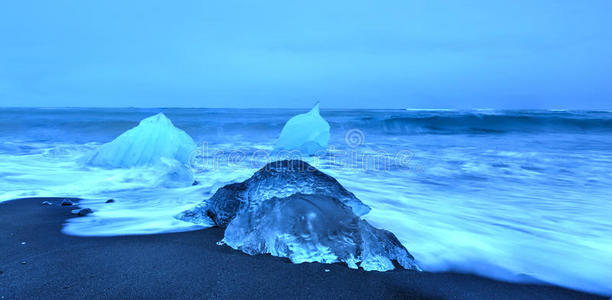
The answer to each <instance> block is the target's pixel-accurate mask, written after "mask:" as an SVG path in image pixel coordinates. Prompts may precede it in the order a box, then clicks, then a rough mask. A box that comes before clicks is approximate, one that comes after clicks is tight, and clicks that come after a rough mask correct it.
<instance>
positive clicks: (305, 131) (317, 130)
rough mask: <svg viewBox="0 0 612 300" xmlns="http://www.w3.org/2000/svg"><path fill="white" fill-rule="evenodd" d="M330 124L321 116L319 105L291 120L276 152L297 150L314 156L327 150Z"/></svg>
mask: <svg viewBox="0 0 612 300" xmlns="http://www.w3.org/2000/svg"><path fill="white" fill-rule="evenodd" d="M328 142H329V124H328V123H327V121H325V119H323V117H321V115H320V114H319V104H318V103H317V105H315V107H313V108H312V109H311V110H310V111H309V112H307V113H304V114H299V115H297V116H294V117H293V118H291V119H289V121H287V123H286V124H285V127H283V130H282V131H281V134H280V137H279V138H278V140H277V141H276V145H275V146H274V150H276V151H281V150H289V151H293V150H297V151H300V153H301V154H303V155H314V154H316V153H317V152H319V151H323V150H325V149H327V144H328Z"/></svg>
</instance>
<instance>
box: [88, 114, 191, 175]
mask: <svg viewBox="0 0 612 300" xmlns="http://www.w3.org/2000/svg"><path fill="white" fill-rule="evenodd" d="M195 149H196V144H195V143H194V141H193V139H192V138H191V137H190V136H189V135H188V134H187V133H185V131H183V130H181V129H178V128H176V127H174V125H173V124H172V121H170V119H168V118H167V117H166V116H165V115H164V114H163V113H159V114H157V115H154V116H152V117H148V118H146V119H144V120H142V121H140V124H138V126H136V127H134V128H132V129H130V130H128V131H126V132H124V133H123V134H121V135H120V136H118V137H117V138H116V139H114V140H113V141H112V142H110V143H107V144H104V145H102V146H100V148H99V149H98V150H97V151H96V152H95V153H94V154H93V156H92V157H91V158H90V159H89V161H88V163H89V164H90V165H93V166H100V167H107V168H127V167H133V166H150V165H158V164H162V163H163V162H162V158H167V159H174V160H177V161H179V162H181V163H182V164H186V163H187V162H188V160H189V158H190V156H191V153H192V152H193V150H195Z"/></svg>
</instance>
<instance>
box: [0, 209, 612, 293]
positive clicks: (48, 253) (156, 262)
mask: <svg viewBox="0 0 612 300" xmlns="http://www.w3.org/2000/svg"><path fill="white" fill-rule="evenodd" d="M44 200H49V201H52V202H54V203H55V204H56V205H53V206H48V205H41V202H42V201H44ZM59 201H60V200H58V199H41V198H38V199H21V200H16V201H9V202H4V203H0V299H30V298H40V299H92V298H93V299H139V298H163V299H167V298H172V299H196V298H200V299H202V298H230V299H233V298H248V299H261V298H274V299H276V298H313V299H325V298H341V299H356V298H368V299H371V298H409V299H412V298H414V299H607V298H605V297H598V296H595V295H590V294H586V293H581V292H576V291H572V290H567V289H563V288H559V287H553V286H545V285H526V284H512V283H505V282H499V281H494V280H490V279H486V278H482V277H478V276H473V275H465V274H455V273H428V272H420V273H419V272H414V271H392V272H384V273H381V272H365V271H362V270H350V269H348V268H347V267H345V266H342V265H325V264H317V263H307V264H299V265H294V264H291V263H290V262H289V261H288V260H286V259H281V258H276V257H271V256H262V255H260V256H249V255H246V254H244V253H242V252H239V251H235V250H233V249H231V248H229V247H227V246H218V245H216V242H217V241H219V240H220V239H221V238H222V236H223V232H222V231H221V230H220V229H218V228H212V229H206V230H200V231H194V232H183V233H172V234H159V235H147V236H120V237H87V238H84V237H74V236H68V235H64V234H62V233H61V228H62V224H63V222H64V220H65V219H66V218H71V217H72V215H71V214H70V210H71V209H74V207H61V206H59V205H58V203H59ZM109 205H112V204H109ZM23 242H25V244H22V243H23ZM326 269H327V270H329V271H328V272H326Z"/></svg>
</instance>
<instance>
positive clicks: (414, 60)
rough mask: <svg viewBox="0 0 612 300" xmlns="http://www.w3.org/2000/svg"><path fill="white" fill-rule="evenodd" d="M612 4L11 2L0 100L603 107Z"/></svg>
mask: <svg viewBox="0 0 612 300" xmlns="http://www.w3.org/2000/svg"><path fill="white" fill-rule="evenodd" d="M611 11H612V1H609V0H601V1H600V0H589V1H575V0H574V1H566V0H556V1H549V0H539V1H523V0H515V1H480V0H479V1H438V0H428V1H410V0H401V1H400V0H397V1H384V0H383V1H372V0H369V1H360V0H351V1H346V0H338V1H289V0H285V1H276V0H272V1H234V0H229V1H215V2H212V1H193V0H183V1H153V0H147V1H144V0H133V1H114V0H109V1H82V0H74V1H61V0H56V1H27V0H20V1H7V2H5V3H3V5H2V10H1V11H0V105H1V106H137V107H158V106H164V107H309V106H311V105H312V104H313V103H314V102H316V101H321V104H322V107H323V108H332V107H333V108H404V107H414V108H579V109H584V108H594V109H612V79H611V78H612V76H611V75H612V71H611V70H612V54H611V53H612V30H610V28H612V18H610V12H611Z"/></svg>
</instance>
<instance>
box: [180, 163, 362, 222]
mask: <svg viewBox="0 0 612 300" xmlns="http://www.w3.org/2000/svg"><path fill="white" fill-rule="evenodd" d="M297 193H301V194H322V195H332V196H333V197H335V198H337V199H338V200H339V201H340V202H342V203H343V204H345V205H347V206H348V207H350V208H351V209H352V210H353V212H354V213H355V215H357V216H363V215H365V214H367V213H368V212H370V207H369V206H367V205H365V204H364V203H363V202H361V201H360V200H359V199H357V197H355V195H354V194H353V193H351V192H349V191H347V190H346V189H345V188H344V187H343V186H342V185H341V184H340V183H339V182H338V181H337V180H336V179H335V178H333V177H331V176H329V175H327V174H325V173H323V172H321V171H319V170H317V169H316V168H315V167H313V166H311V165H309V164H308V163H306V162H304V161H301V160H282V161H276V162H271V163H269V164H267V165H265V166H264V167H263V168H261V169H260V170H259V171H257V172H255V174H253V176H251V178H249V179H247V180H246V181H243V182H240V183H232V184H228V185H226V186H224V187H222V188H220V189H219V190H217V192H216V193H215V194H214V195H213V196H212V197H211V198H210V199H209V200H207V201H204V202H203V203H201V204H199V205H198V206H196V207H195V208H193V209H191V210H189V211H186V212H183V213H182V214H180V215H179V216H178V218H179V219H181V220H183V221H187V222H192V223H196V224H197V223H198V222H197V220H206V222H208V220H209V219H212V221H214V223H215V224H216V225H217V226H221V227H225V226H227V224H228V223H229V222H230V221H231V220H232V219H233V218H234V217H235V216H236V214H237V213H238V212H239V211H240V210H242V209H245V208H246V209H252V208H255V207H257V206H259V205H260V204H261V203H262V202H264V201H266V200H268V199H271V198H273V197H277V198H284V197H288V196H291V195H293V194H297ZM196 216H197V217H196Z"/></svg>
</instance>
